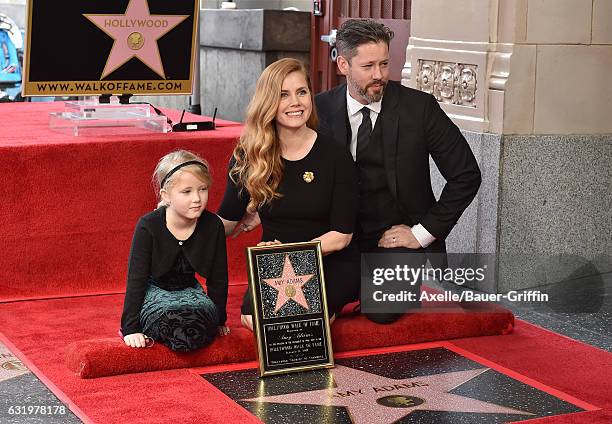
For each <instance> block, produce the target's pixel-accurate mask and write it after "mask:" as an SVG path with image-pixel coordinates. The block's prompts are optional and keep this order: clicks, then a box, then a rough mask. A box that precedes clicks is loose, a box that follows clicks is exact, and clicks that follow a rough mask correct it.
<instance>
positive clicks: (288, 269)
mask: <svg viewBox="0 0 612 424" xmlns="http://www.w3.org/2000/svg"><path fill="white" fill-rule="evenodd" d="M313 275H314V274H308V275H295V271H294V270H293V265H291V261H290V260H289V255H285V263H284V265H283V274H282V275H281V276H280V277H278V278H267V279H264V280H263V281H264V283H266V284H268V285H269V286H270V287H272V288H273V289H274V290H276V291H278V295H277V297H276V307H275V308H274V313H277V312H278V311H279V310H280V308H282V307H283V305H285V303H287V302H289V301H290V300H293V301H295V302H297V303H299V304H300V305H302V306H303V307H304V308H306V309H309V307H308V301H307V300H306V298H305V297H304V291H303V290H302V287H303V286H304V284H306V283H307V282H308V281H309V280H310V279H311V278H312V277H313Z"/></svg>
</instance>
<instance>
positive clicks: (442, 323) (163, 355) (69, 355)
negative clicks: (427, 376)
mask: <svg viewBox="0 0 612 424" xmlns="http://www.w3.org/2000/svg"><path fill="white" fill-rule="evenodd" d="M245 289H246V286H232V287H231V288H230V296H229V301H228V316H229V317H230V321H229V325H230V327H232V334H231V335H230V336H228V337H221V338H218V339H217V340H216V341H215V342H214V343H212V344H211V345H210V346H207V347H205V348H204V349H201V350H198V351H196V352H192V353H188V354H184V353H183V354H177V353H174V352H172V351H170V350H169V349H168V348H166V347H165V346H163V345H161V344H156V345H155V346H153V347H152V348H149V349H142V350H137V349H131V348H129V347H127V346H125V344H124V343H123V341H122V340H121V339H120V338H119V337H116V336H115V333H116V327H117V325H118V322H119V317H120V314H121V306H122V301H123V299H122V296H118V295H115V296H103V297H89V298H82V299H64V300H54V301H39V302H27V303H26V304H22V305H18V304H16V305H14V306H13V307H14V308H15V309H14V311H15V313H16V314H18V315H20V314H28V317H29V319H32V318H31V316H32V312H33V308H35V310H37V311H38V310H39V308H40V310H39V312H38V313H37V315H36V316H37V318H36V319H40V321H41V325H43V324H44V323H46V322H48V323H50V322H53V318H54V317H56V316H58V315H61V316H64V317H65V319H64V320H63V321H62V323H63V327H65V329H68V328H73V329H74V332H75V333H77V334H79V336H78V337H72V338H70V339H67V338H65V336H64V335H63V334H61V333H60V334H58V332H57V330H54V328H52V327H49V328H48V329H47V333H46V338H48V339H50V338H54V337H55V335H56V334H57V335H58V336H59V338H58V339H57V342H58V343H61V342H63V343H67V342H68V340H77V341H75V342H73V343H70V344H69V345H68V346H67V349H66V360H65V363H66V365H67V366H68V368H69V369H70V370H71V371H72V372H74V373H75V374H76V375H79V376H81V377H83V378H94V377H104V376H110V375H117V374H126V373H136V372H144V371H160V370H167V369H173V368H186V367H202V366H206V365H213V364H224V363H232V362H244V361H252V360H255V359H256V356H255V344H254V341H253V335H252V333H251V332H249V331H248V330H246V329H243V328H239V327H240V324H239V322H238V317H239V315H240V312H239V308H240V303H241V300H242V293H243V292H244V290H245ZM432 311H435V309H432ZM83 323H88V325H89V326H93V327H95V328H96V329H97V330H96V331H95V332H91V334H89V335H86V334H83V332H86V331H87V327H83ZM513 323H514V316H513V315H512V313H511V312H509V311H507V310H505V309H501V308H498V309H491V310H490V311H489V312H481V313H465V312H462V311H461V310H458V311H457V312H456V313H449V312H445V313H421V314H412V315H408V316H405V317H403V318H402V319H401V320H399V321H398V322H396V323H394V324H392V325H384V326H381V325H376V324H373V323H372V322H370V321H368V320H367V319H366V318H365V317H364V316H362V315H352V316H347V317H341V318H339V319H338V320H337V321H336V322H335V323H334V325H333V326H332V339H333V341H334V350H335V351H336V352H341V351H349V350H355V349H365V348H375V347H381V346H396V345H402V344H407V343H421V342H428V341H434V340H448V339H455V338H460V337H473V336H486V335H497V334H505V333H507V332H509V331H511V329H512V327H513ZM81 335H82V336H81ZM365 335H367V336H365Z"/></svg>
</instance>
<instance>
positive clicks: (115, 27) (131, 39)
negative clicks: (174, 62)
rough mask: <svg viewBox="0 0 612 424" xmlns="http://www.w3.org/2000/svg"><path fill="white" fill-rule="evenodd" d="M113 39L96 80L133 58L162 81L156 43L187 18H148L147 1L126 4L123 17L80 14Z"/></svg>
mask: <svg viewBox="0 0 612 424" xmlns="http://www.w3.org/2000/svg"><path fill="white" fill-rule="evenodd" d="M83 16H85V17H86V18H87V19H89V20H90V21H91V22H92V23H93V24H94V25H96V26H97V27H98V28H100V29H101V30H102V31H104V32H105V33H106V34H108V35H109V36H110V37H112V38H113V40H115V41H114V43H113V48H112V49H111V52H110V54H109V55H108V59H107V60H106V65H105V66H104V70H103V71H102V76H101V77H100V79H102V78H104V77H106V76H107V75H108V74H110V73H111V72H113V71H114V70H115V69H117V68H119V67H121V66H122V65H123V64H125V63H127V62H128V61H129V60H130V59H131V58H133V57H136V58H138V59H139V60H140V61H141V62H142V63H144V64H145V65H147V66H148V67H149V68H151V69H152V70H153V71H155V73H157V74H158V75H159V76H161V77H162V78H166V76H165V74H164V67H163V65H162V61H161V57H160V55H159V48H158V46H157V40H158V39H159V38H161V37H162V36H163V35H164V34H166V33H167V32H169V31H170V30H172V29H173V28H174V27H175V26H177V25H178V24H180V23H181V22H183V21H184V20H185V19H187V18H188V17H189V16H188V15H151V13H150V12H149V5H148V4H147V0H130V2H129V4H128V6H127V9H126V10H125V13H124V14H123V15H97V14H87V15H86V14H84V15H83Z"/></svg>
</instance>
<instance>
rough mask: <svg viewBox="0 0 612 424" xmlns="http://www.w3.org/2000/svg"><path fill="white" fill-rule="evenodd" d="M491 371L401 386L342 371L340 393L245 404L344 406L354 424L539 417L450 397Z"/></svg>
mask: <svg viewBox="0 0 612 424" xmlns="http://www.w3.org/2000/svg"><path fill="white" fill-rule="evenodd" d="M487 370H488V368H481V369H476V370H468V371H458V372H447V373H443V374H433V375H426V376H422V377H415V378H409V379H402V380H396V379H393V378H387V377H382V376H379V375H376V374H372V373H369V372H366V371H360V370H357V369H354V368H349V367H345V366H342V365H337V366H336V368H334V370H333V371H331V374H332V375H333V378H334V381H335V383H336V387H334V388H328V389H322V390H312V391H307V392H298V393H291V394H285V395H277V396H260V397H257V398H252V399H244V400H246V401H249V402H271V403H290V404H298V405H304V404H310V405H325V406H344V407H346V409H347V411H348V413H349V415H350V417H351V420H352V422H353V423H354V424H372V423H376V424H391V423H394V422H396V421H398V420H400V419H402V418H403V417H405V416H407V415H409V414H410V413H412V412H414V411H418V410H428V411H449V412H472V413H488V414H494V413H497V414H516V415H533V414H531V413H529V412H525V411H520V410H518V409H513V408H508V407H505V406H501V405H496V404H494V403H489V402H484V401H481V400H477V399H472V398H469V397H466V396H460V395H454V394H452V393H448V392H449V391H451V390H452V389H454V388H456V387H458V386H460V385H462V384H463V383H465V382H467V381H469V380H471V379H472V378H474V377H476V376H478V375H480V374H482V373H483V372H486V371H487Z"/></svg>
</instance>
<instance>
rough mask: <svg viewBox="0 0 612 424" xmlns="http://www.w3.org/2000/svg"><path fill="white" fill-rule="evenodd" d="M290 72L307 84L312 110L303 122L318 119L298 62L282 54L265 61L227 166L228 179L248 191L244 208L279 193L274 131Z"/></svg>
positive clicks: (280, 168)
mask: <svg viewBox="0 0 612 424" xmlns="http://www.w3.org/2000/svg"><path fill="white" fill-rule="evenodd" d="M292 72H300V73H301V74H302V75H303V76H304V78H305V79H306V82H307V84H308V90H309V91H310V93H309V94H310V100H311V102H312V113H311V114H310V117H309V118H308V121H307V122H306V125H307V126H308V127H309V128H311V129H313V130H316V128H317V125H318V123H319V120H318V117H317V114H316V111H315V108H314V99H313V95H312V84H311V83H310V78H309V76H308V71H307V70H306V67H305V66H304V64H303V63H302V62H300V61H299V60H296V59H291V58H286V59H281V60H278V61H276V62H274V63H272V64H271V65H269V66H268V67H267V68H266V69H264V71H263V72H262V74H261V76H260V77H259V79H258V80H257V85H256V86H255V94H254V95H253V98H252V99H251V102H250V103H249V106H248V108H247V112H246V118H245V124H244V129H243V131H242V135H241V136H240V140H239V141H238V145H237V146H236V148H235V149H234V153H233V156H234V159H235V160H236V163H235V165H234V167H233V168H232V169H231V170H230V177H231V179H232V180H233V181H234V182H235V183H236V184H238V185H239V186H240V188H241V189H246V190H247V191H248V192H249V195H250V198H251V199H250V201H249V204H248V205H247V211H249V212H254V211H256V210H257V208H259V207H260V206H262V205H264V204H265V203H268V202H270V201H271V200H272V199H275V198H278V197H280V193H278V192H277V189H278V185H279V184H280V180H281V177H282V174H283V165H282V161H281V149H280V145H279V141H278V136H277V134H276V126H275V124H276V122H275V117H276V112H277V110H278V106H279V104H280V100H281V90H282V87H283V81H284V80H285V78H286V77H287V75H289V74H290V73H292Z"/></svg>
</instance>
